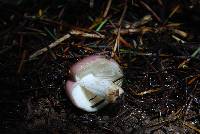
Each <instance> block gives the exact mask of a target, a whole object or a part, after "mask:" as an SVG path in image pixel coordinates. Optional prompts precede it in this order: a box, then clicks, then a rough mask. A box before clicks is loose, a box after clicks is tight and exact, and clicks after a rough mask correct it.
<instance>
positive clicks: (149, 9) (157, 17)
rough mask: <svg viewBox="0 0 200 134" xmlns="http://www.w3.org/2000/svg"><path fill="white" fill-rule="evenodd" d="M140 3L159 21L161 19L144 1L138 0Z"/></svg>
mask: <svg viewBox="0 0 200 134" xmlns="http://www.w3.org/2000/svg"><path fill="white" fill-rule="evenodd" d="M140 3H141V4H142V5H143V6H144V7H145V8H146V9H147V10H148V11H149V12H151V13H152V15H153V16H154V17H155V18H156V19H157V20H158V21H159V22H161V19H160V17H159V16H158V15H157V14H156V12H154V11H153V10H152V9H151V8H150V6H149V5H147V4H146V3H145V2H143V1H140Z"/></svg>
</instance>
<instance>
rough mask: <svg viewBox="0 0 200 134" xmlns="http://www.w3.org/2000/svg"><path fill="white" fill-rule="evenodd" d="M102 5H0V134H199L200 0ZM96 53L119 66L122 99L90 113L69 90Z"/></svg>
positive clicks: (74, 0) (75, 0)
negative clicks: (73, 70) (79, 67)
mask: <svg viewBox="0 0 200 134" xmlns="http://www.w3.org/2000/svg"><path fill="white" fill-rule="evenodd" d="M108 1H109V0H108ZM108 1H97V0H96V1H93V0H67V1H64V0H61V1H53V0H50V1H47V0H43V1H38V0H30V1H25V0H18V1H15V2H13V1H7V0H0V108H1V110H0V119H1V120H0V133H2V134H12V133H20V134H26V133H29V134H35V133H38V134H39V133H41V134H43V133H48V134H49V133H52V134H63V133H75V134H76V133H80V134H82V133H84V134H85V133H88V134H89V133H109V134H110V133H115V134H123V133H131V134H132V133H136V134H143V133H147V134H157V133H160V134H163V133H166V134H168V133H169V134H170V133H184V134H188V133H200V110H199V109H200V82H199V81H200V31H199V29H198V25H199V24H200V10H199V9H200V2H199V0H176V1H171V0H165V1H164V0H150V1H149V0H143V1H141V0H132V1H131V0H129V1H128V0H127V1H126V0H123V1H120V0H113V1H112V3H111V6H109V4H108ZM106 7H108V12H107V13H106ZM147 15H148V16H150V18H151V19H149V20H148V21H147V22H144V21H142V18H144V17H145V16H147ZM72 30H74V31H78V32H81V34H78V35H77V34H74V33H72ZM86 33H88V34H90V35H95V36H99V35H102V37H99V38H96V37H94V36H92V37H88V35H86ZM66 34H69V36H70V37H69V38H68V39H65V40H64V41H62V42H60V43H59V44H58V45H57V46H56V47H50V46H49V45H50V44H51V43H52V42H55V41H56V40H58V39H59V38H61V37H63V36H64V35H66ZM115 46H116V49H115ZM42 48H45V49H46V50H47V51H45V52H43V53H42V54H40V55H38V56H35V57H34V58H30V56H31V55H32V54H34V53H35V52H36V51H38V50H40V49H42ZM99 54H100V55H105V56H107V57H109V58H111V57H112V58H113V59H115V60H116V61H117V62H118V63H119V64H120V66H121V67H122V69H123V72H124V78H123V79H124V82H123V86H122V88H123V89H124V91H125V93H124V94H123V95H122V96H120V97H119V98H118V99H117V101H116V102H115V103H112V104H109V105H108V106H106V107H105V108H103V109H101V110H99V111H98V112H94V113H88V112H85V111H82V110H80V109H78V108H76V107H75V106H74V105H73V104H72V102H71V101H70V99H69V98H68V96H67V95H66V94H65V83H66V81H67V80H68V79H71V76H70V75H69V69H70V67H71V66H72V65H73V64H74V63H76V62H77V61H79V60H80V59H82V58H84V57H86V56H89V55H99Z"/></svg>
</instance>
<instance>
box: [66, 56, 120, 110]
mask: <svg viewBox="0 0 200 134" xmlns="http://www.w3.org/2000/svg"><path fill="white" fill-rule="evenodd" d="M70 74H71V75H72V77H73V79H74V80H68V81H67V82H66V89H65V91H66V93H67V95H68V96H69V98H70V99H71V100H72V102H73V104H74V105H75V106H77V107H78V108H80V109H82V110H85V111H88V112H95V111H97V110H99V109H101V108H102V107H104V106H105V105H107V104H108V103H113V102H115V100H116V99H117V97H119V96H120V95H121V94H122V93H123V92H124V91H123V89H122V88H121V86H122V82H123V79H122V77H123V72H122V70H121V68H120V66H119V65H118V63H117V62H116V61H114V60H113V59H106V58H105V57H104V56H100V55H93V56H89V57H86V58H84V59H82V60H80V61H79V62H77V63H76V64H74V65H73V66H72V67H71V69H70Z"/></svg>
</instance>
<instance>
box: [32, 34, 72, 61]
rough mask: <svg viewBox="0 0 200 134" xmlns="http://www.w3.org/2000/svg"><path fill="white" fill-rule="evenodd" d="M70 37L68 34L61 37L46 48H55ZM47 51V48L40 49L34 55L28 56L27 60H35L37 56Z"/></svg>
mask: <svg viewBox="0 0 200 134" xmlns="http://www.w3.org/2000/svg"><path fill="white" fill-rule="evenodd" d="M70 37H71V35H70V34H66V35H64V36H63V37H61V38H59V39H57V40H56V41H55V42H53V43H51V44H50V45H49V46H48V47H49V48H54V47H56V46H57V45H59V44H60V43H61V42H63V41H65V40H66V39H68V38H70ZM46 51H48V48H47V47H45V48H42V49H40V50H38V51H36V52H35V53H33V54H32V55H30V56H29V60H32V59H34V58H36V57H37V56H39V55H41V54H43V53H44V52H46Z"/></svg>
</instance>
